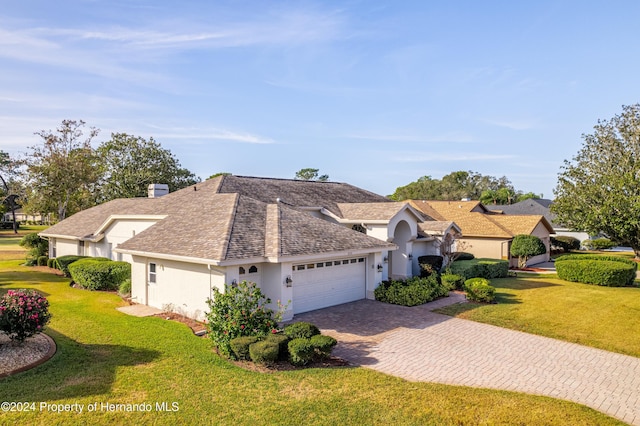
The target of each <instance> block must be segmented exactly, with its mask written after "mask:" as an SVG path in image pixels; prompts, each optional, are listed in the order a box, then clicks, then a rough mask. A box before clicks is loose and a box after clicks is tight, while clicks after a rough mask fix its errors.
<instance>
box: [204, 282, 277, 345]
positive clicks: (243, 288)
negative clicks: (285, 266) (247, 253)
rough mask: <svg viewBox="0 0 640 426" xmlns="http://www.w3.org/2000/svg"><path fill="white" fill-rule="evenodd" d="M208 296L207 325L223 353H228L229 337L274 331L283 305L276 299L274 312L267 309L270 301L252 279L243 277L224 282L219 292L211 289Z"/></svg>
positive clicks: (264, 333)
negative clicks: (209, 296) (237, 282)
mask: <svg viewBox="0 0 640 426" xmlns="http://www.w3.org/2000/svg"><path fill="white" fill-rule="evenodd" d="M213 292H214V294H213V299H208V300H207V304H208V305H209V313H207V328H208V331H209V333H208V334H209V336H210V338H211V341H212V342H213V345H214V346H215V347H216V348H217V349H218V351H219V352H220V353H221V354H223V355H225V356H230V355H231V346H230V342H231V339H234V338H236V337H240V336H265V335H267V334H271V333H275V332H277V331H278V330H277V327H278V321H280V320H281V318H282V312H283V310H284V309H285V307H283V306H281V305H280V304H279V303H278V307H279V310H278V311H277V312H275V311H273V310H271V309H268V308H267V307H266V305H268V304H269V303H271V299H269V298H267V297H266V296H265V295H264V294H263V293H262V291H261V290H260V288H258V286H257V285H256V284H255V283H249V282H246V281H242V282H241V283H240V284H238V285H235V286H233V285H227V286H225V292H224V293H221V292H220V291H219V290H218V289H217V288H215V287H214V289H213Z"/></svg>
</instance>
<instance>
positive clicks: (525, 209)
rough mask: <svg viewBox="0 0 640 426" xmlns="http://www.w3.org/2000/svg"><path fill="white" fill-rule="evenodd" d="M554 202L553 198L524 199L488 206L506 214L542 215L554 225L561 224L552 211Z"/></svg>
mask: <svg viewBox="0 0 640 426" xmlns="http://www.w3.org/2000/svg"><path fill="white" fill-rule="evenodd" d="M551 204H553V201H552V200H547V199H533V198H532V199H529V200H522V201H519V202H517V203H515V204H509V205H498V204H491V205H488V206H486V207H487V208H488V209H489V210H492V211H501V212H502V213H504V214H511V215H532V214H533V215H542V216H544V218H545V219H547V221H548V222H549V223H551V224H552V225H553V226H554V227H557V226H560V225H559V224H557V223H555V218H556V216H555V215H554V214H553V213H551V210H550V209H549V207H550V206H551Z"/></svg>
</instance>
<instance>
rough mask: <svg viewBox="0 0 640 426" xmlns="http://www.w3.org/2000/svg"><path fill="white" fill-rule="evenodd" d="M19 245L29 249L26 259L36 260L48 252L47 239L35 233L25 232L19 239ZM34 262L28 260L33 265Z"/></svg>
mask: <svg viewBox="0 0 640 426" xmlns="http://www.w3.org/2000/svg"><path fill="white" fill-rule="evenodd" d="M20 247H25V248H27V249H29V251H28V255H29V258H28V260H35V261H36V262H37V260H38V258H39V257H40V256H46V255H47V253H48V252H49V241H47V240H45V239H44V238H42V237H40V236H39V235H38V234H37V233H31V234H27V235H25V236H24V237H22V239H21V240H20ZM36 262H29V263H31V266H34V265H33V264H35V263H36Z"/></svg>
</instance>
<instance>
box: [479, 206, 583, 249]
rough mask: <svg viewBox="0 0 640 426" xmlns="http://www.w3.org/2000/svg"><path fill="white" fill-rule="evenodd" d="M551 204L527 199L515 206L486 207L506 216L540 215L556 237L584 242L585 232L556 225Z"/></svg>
mask: <svg viewBox="0 0 640 426" xmlns="http://www.w3.org/2000/svg"><path fill="white" fill-rule="evenodd" d="M551 204H553V201H552V200H548V199H543V198H541V199H534V198H532V199H528V200H523V201H520V202H517V203H515V204H508V205H498V204H491V205H487V206H485V207H487V208H488V209H489V210H491V211H494V212H496V213H504V214H507V215H542V216H544V217H545V219H547V221H548V222H549V223H550V224H551V226H552V227H553V230H554V233H555V234H556V236H560V235H562V236H568V237H573V238H577V239H578V241H580V242H582V241H584V240H588V239H589V238H590V237H589V234H588V233H587V232H582V231H572V230H570V229H569V228H567V227H566V226H565V225H562V224H561V223H558V222H557V221H556V215H555V214H553V213H552V212H551V209H550V207H551Z"/></svg>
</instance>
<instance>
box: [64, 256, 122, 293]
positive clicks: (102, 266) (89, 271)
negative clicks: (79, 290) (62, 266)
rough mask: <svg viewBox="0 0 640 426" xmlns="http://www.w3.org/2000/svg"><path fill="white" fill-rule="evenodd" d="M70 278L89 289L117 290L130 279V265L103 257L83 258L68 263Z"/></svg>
mask: <svg viewBox="0 0 640 426" xmlns="http://www.w3.org/2000/svg"><path fill="white" fill-rule="evenodd" d="M69 272H70V274H71V278H72V279H73V281H75V282H76V283H77V284H80V285H81V286H82V287H84V288H86V289H89V290H117V289H118V287H119V285H120V283H122V282H123V281H124V280H126V279H131V265H130V264H129V263H127V262H119V261H113V260H109V259H105V258H99V257H98V258H84V259H80V260H77V261H75V262H73V263H71V264H70V265H69Z"/></svg>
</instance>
